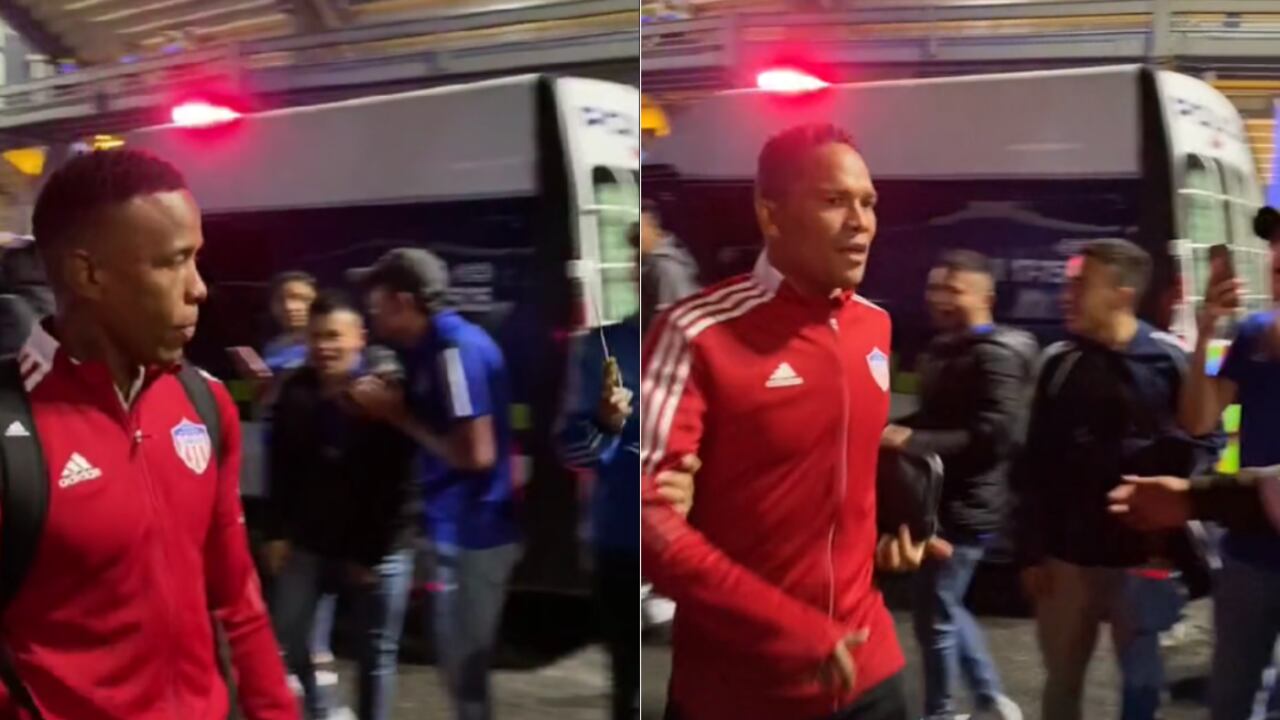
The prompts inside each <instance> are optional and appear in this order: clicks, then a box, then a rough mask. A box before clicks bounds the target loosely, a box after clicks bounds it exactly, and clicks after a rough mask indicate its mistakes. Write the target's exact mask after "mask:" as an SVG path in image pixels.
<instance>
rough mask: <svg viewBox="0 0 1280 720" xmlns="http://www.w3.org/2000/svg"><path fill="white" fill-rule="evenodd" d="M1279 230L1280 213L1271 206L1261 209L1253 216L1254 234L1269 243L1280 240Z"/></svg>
mask: <svg viewBox="0 0 1280 720" xmlns="http://www.w3.org/2000/svg"><path fill="white" fill-rule="evenodd" d="M1277 230H1280V213H1278V212H1276V209H1275V208H1273V207H1271V206H1270V205H1264V206H1262V207H1261V208H1259V209H1258V214H1257V215H1254V216H1253V233H1254V234H1255V235H1257V236H1258V237H1260V238H1262V239H1263V240H1266V241H1267V242H1276V241H1278V240H1280V238H1277V237H1276V231H1277Z"/></svg>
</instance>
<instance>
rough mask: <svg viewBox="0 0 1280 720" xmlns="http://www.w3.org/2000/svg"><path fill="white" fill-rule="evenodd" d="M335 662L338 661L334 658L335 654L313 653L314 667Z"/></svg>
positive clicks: (312, 661)
mask: <svg viewBox="0 0 1280 720" xmlns="http://www.w3.org/2000/svg"><path fill="white" fill-rule="evenodd" d="M334 660H336V658H334V656H333V653H331V652H318V653H311V664H312V665H331V664H333V661H334Z"/></svg>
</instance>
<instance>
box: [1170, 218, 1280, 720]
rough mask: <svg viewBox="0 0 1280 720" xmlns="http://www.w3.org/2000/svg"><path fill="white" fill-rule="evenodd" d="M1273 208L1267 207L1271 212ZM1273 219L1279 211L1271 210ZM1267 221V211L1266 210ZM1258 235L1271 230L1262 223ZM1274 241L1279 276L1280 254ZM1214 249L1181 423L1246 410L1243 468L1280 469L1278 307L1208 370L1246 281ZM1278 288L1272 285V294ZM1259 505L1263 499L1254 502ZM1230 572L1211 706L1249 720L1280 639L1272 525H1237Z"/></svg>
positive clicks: (1211, 424)
mask: <svg viewBox="0 0 1280 720" xmlns="http://www.w3.org/2000/svg"><path fill="white" fill-rule="evenodd" d="M1265 210H1266V208H1264V211H1265ZM1271 212H1272V214H1274V210H1273V211H1271ZM1260 215H1261V214H1260ZM1258 229H1259V232H1261V231H1262V230H1263V228H1261V227H1259V228H1258ZM1267 229H1268V230H1270V236H1269V237H1264V239H1266V240H1268V241H1272V245H1271V249H1272V253H1271V268H1272V277H1273V278H1274V277H1275V276H1276V275H1277V273H1280V253H1277V252H1276V244H1275V242H1274V241H1273V238H1274V237H1275V232H1274V228H1273V227H1268V228H1267ZM1218 247H1220V248H1221V249H1217V250H1214V251H1213V252H1212V253H1211V268H1210V275H1209V284H1208V287H1207V288H1206V290H1205V299H1204V305H1203V307H1202V308H1201V310H1200V313H1199V317H1198V325H1199V327H1198V332H1197V337H1196V347H1195V355H1194V357H1193V359H1192V362H1191V371H1190V377H1189V381H1188V382H1187V384H1186V385H1185V386H1184V388H1183V392H1182V398H1181V407H1180V410H1179V419H1180V420H1181V422H1182V425H1183V427H1184V428H1185V429H1186V430H1187V431H1188V432H1190V433H1192V434H1204V433H1208V432H1212V431H1213V430H1214V429H1215V428H1216V427H1217V426H1218V422H1219V419H1220V418H1221V417H1222V413H1223V411H1224V410H1226V408H1227V407H1228V406H1229V405H1234V404H1237V403H1238V404H1239V405H1240V411H1241V423H1240V464H1241V466H1243V467H1263V466H1268V465H1275V464H1277V463H1280V443H1277V442H1276V440H1275V438H1276V432H1277V430H1280V313H1277V311H1276V309H1274V308H1272V309H1269V310H1265V311H1262V312H1258V313H1254V314H1252V315H1249V316H1247V317H1246V318H1245V319H1244V320H1243V321H1241V322H1240V323H1239V325H1238V327H1237V328H1236V331H1235V337H1234V338H1233V339H1232V342H1231V348H1230V350H1229V351H1228V353H1227V357H1226V360H1225V361H1224V362H1223V364H1222V368H1221V369H1220V370H1219V371H1218V373H1217V375H1216V376H1211V375H1209V373H1208V371H1207V368H1206V362H1205V361H1206V358H1207V357H1208V349H1209V343H1210V341H1212V340H1213V339H1214V336H1215V333H1216V332H1217V331H1218V328H1219V327H1220V324H1221V323H1222V321H1223V320H1224V319H1226V318H1230V317H1234V316H1235V315H1236V312H1237V308H1239V306H1240V293H1241V290H1242V289H1243V283H1242V282H1241V280H1240V279H1239V278H1237V277H1236V274H1235V271H1234V267H1233V263H1232V262H1231V255H1230V253H1229V252H1228V251H1227V248H1226V246H1218ZM1273 291H1274V288H1273ZM1254 502H1260V501H1259V500H1257V499H1256V496H1255V499H1254ZM1222 556H1223V567H1222V570H1221V571H1220V572H1219V573H1218V578H1217V582H1216V583H1215V586H1214V591H1213V601H1214V602H1213V610H1214V625H1215V627H1216V637H1217V642H1216V643H1215V645H1214V656H1213V674H1212V679H1211V682H1210V707H1211V713H1212V715H1211V716H1212V718H1213V720H1244V719H1245V718H1247V717H1249V714H1250V712H1251V710H1252V707H1253V700H1254V696H1255V695H1256V694H1257V691H1258V688H1259V687H1260V684H1261V678H1262V672H1263V670H1264V669H1265V668H1266V667H1267V665H1268V664H1269V663H1270V662H1271V657H1272V652H1273V650H1274V648H1275V644H1276V640H1277V636H1278V635H1280V533H1277V532H1275V531H1274V529H1273V528H1271V527H1268V526H1266V525H1256V526H1255V527H1252V528H1245V527H1234V528H1230V529H1229V530H1228V532H1227V535H1226V537H1225V538H1224V540H1223V545H1222Z"/></svg>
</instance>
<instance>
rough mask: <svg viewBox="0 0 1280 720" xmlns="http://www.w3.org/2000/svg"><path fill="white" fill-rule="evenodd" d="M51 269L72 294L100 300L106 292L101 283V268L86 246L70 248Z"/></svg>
mask: <svg viewBox="0 0 1280 720" xmlns="http://www.w3.org/2000/svg"><path fill="white" fill-rule="evenodd" d="M51 269H52V270H53V271H54V272H56V273H59V274H60V275H61V279H62V283H63V286H64V287H66V288H67V289H68V290H69V291H70V292H71V294H72V295H74V296H77V297H86V298H89V299H91V300H101V299H102V298H103V297H104V296H105V294H106V290H105V289H104V288H103V285H102V270H101V268H100V267H99V266H98V264H97V263H96V262H95V261H94V259H93V255H92V254H90V253H89V250H88V249H86V248H83V247H76V248H72V249H71V251H70V252H68V253H67V254H66V255H65V256H63V258H62V260H61V261H60V262H58V263H56V267H54V268H51Z"/></svg>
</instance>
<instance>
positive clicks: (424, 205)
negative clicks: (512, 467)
mask: <svg viewBox="0 0 1280 720" xmlns="http://www.w3.org/2000/svg"><path fill="white" fill-rule="evenodd" d="M639 105H640V102H639V91H638V90H637V89H636V88H634V87H630V86H626V85H620V84H616V83H610V82H604V81H599V80H590V79H583V78H573V77H553V76H549V75H527V76H519V77H509V78H502V79H496V80H487V81H481V82H473V83H468V84H463V85H456V86H449V87H439V88H431V89H426V90H416V91H411V92H401V93H396V94H390V95H382V96H375V97H364V98H359V99H354V100H346V101H342V102H334V103H329V104H322V105H313V106H306V107H293V108H287V109H279V110H272V111H265V112H259V113H250V114H245V115H243V116H240V117H234V113H226V115H227V116H228V117H227V118H226V121H225V122H214V123H196V125H197V126H187V125H179V124H174V125H166V126H161V127H151V128H145V129H142V130H138V131H135V132H132V133H129V134H127V135H126V136H125V137H124V140H125V144H126V145H127V146H128V147H130V148H138V149H143V150H147V151H150V152H153V153H155V154H156V155H158V156H160V157H162V158H164V159H166V160H168V161H169V162H171V163H173V164H174V165H175V166H176V167H177V168H178V169H179V170H181V171H182V173H183V174H184V175H185V176H186V179H187V182H188V184H189V185H190V187H191V190H192V192H193V193H194V195H195V197H196V200H197V201H198V202H199V204H200V206H201V208H202V210H203V213H204V235H205V241H206V244H205V248H204V251H203V252H202V254H201V259H200V267H201V271H202V273H203V275H204V279H205V281H206V283H207V284H208V286H209V298H208V301H207V302H206V304H205V306H204V308H203V309H202V312H201V317H200V326H199V330H198V332H197V334H196V339H195V340H194V341H193V343H192V345H191V347H190V348H189V355H190V356H191V357H192V358H193V360H194V361H195V362H196V363H198V364H200V365H202V366H203V367H205V368H206V369H208V370H209V371H210V372H212V373H213V374H215V375H217V376H219V377H222V378H226V379H228V380H232V382H229V385H231V386H232V387H233V389H234V390H236V391H237V392H238V393H239V394H240V397H241V399H245V397H246V396H245V394H244V390H245V388H242V387H239V386H238V385H237V383H235V382H234V381H233V378H234V370H233V368H232V366H231V363H230V362H229V360H228V357H227V354H226V348H228V347H234V346H239V345H249V346H254V347H260V346H261V345H262V342H263V340H264V339H265V338H266V337H267V335H268V332H269V328H268V320H267V312H268V310H267V309H268V291H269V290H268V289H269V283H270V281H271V278H272V276H274V275H275V274H276V273H279V272H281V271H284V270H303V271H306V272H309V273H311V274H312V275H314V276H315V277H316V278H317V279H318V281H319V283H320V285H321V286H322V287H339V288H341V287H343V285H344V282H345V280H344V277H345V272H346V270H348V269H349V268H353V267H358V266H366V265H369V264H370V263H372V262H373V261H374V260H375V259H376V258H378V257H379V256H380V255H381V254H382V253H383V252H385V251H386V250H388V249H390V248H394V247H400V246H418V247H424V248H427V249H430V250H432V251H433V252H435V253H437V254H438V255H440V256H441V257H442V258H443V259H444V260H445V261H447V262H448V264H449V267H450V274H451V288H450V297H449V299H450V301H451V303H452V305H453V306H454V307H455V308H456V309H458V310H459V311H460V312H461V313H462V314H463V315H464V316H466V317H468V318H469V319H471V320H472V321H474V322H477V323H478V324H480V325H481V326H483V327H484V328H485V329H486V330H488V332H489V333H490V334H491V335H492V336H493V337H494V339H495V340H496V341H497V342H498V343H499V345H500V346H501V347H502V349H503V351H504V352H505V355H506V359H507V363H508V366H509V370H510V374H511V379H512V398H513V407H512V424H513V429H514V430H515V442H516V444H517V445H518V451H517V452H518V455H517V458H516V459H517V463H516V466H517V467H516V469H517V473H516V474H517V476H518V479H517V483H518V485H519V489H518V490H519V495H520V497H521V500H522V502H521V507H522V514H523V517H524V521H525V523H524V524H525V530H526V533H525V543H526V545H525V559H524V561H523V562H522V563H521V565H520V567H519V568H518V569H517V571H516V575H515V578H514V580H513V587H515V588H518V589H523V590H530V591H538V592H550V593H569V594H582V593H585V592H586V590H587V589H588V587H589V586H588V583H587V579H586V572H585V569H586V568H585V567H584V558H585V557H586V556H587V555H588V554H587V553H585V552H584V550H583V548H582V542H581V540H582V538H581V535H582V517H583V513H582V512H581V510H580V507H579V506H580V504H581V503H580V502H579V498H580V497H581V496H582V495H583V494H584V493H583V491H582V488H581V487H580V484H581V482H582V479H581V478H579V477H578V476H577V474H575V473H574V472H572V471H571V470H570V469H568V468H566V467H565V466H564V464H563V463H562V461H561V460H560V457H559V454H558V452H557V449H556V445H555V442H554V439H553V435H552V432H553V428H554V426H555V419H556V417H557V415H558V414H559V412H560V411H561V406H562V404H563V399H564V398H563V396H564V392H565V388H566V373H567V372H568V370H569V368H568V352H569V348H568V343H569V341H570V339H571V338H572V337H573V336H575V335H579V334H582V333H584V332H587V331H590V330H591V329H592V328H594V327H597V326H599V325H602V324H608V323H613V322H617V321H619V320H621V319H623V318H624V317H626V316H628V315H630V314H631V313H633V312H635V310H636V306H637V304H638V302H639V301H638V295H639V293H638V290H637V287H636V279H635V273H634V272H633V262H634V259H633V258H634V253H633V250H632V248H631V246H630V244H629V242H628V237H627V232H628V229H629V227H630V226H631V225H632V224H633V223H634V222H635V221H636V220H637V218H638V217H639V206H640V198H639V170H640V167H639V165H640V148H639V143H640V132H639ZM346 289H347V290H349V291H350V290H352V288H349V287H348V288H346ZM246 425H247V429H246V433H245V436H246V461H245V469H244V480H243V485H244V497H245V504H246V508H247V511H248V512H249V515H250V518H251V520H252V517H253V516H254V515H255V513H254V512H253V508H254V506H256V505H257V504H258V503H259V502H260V500H259V496H260V495H261V494H262V487H263V484H262V472H261V470H262V459H261V449H260V443H257V442H255V441H256V440H257V439H258V438H259V437H260V435H261V433H259V432H257V431H256V430H255V428H254V423H253V422H247V423H246ZM251 529H252V528H251Z"/></svg>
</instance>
